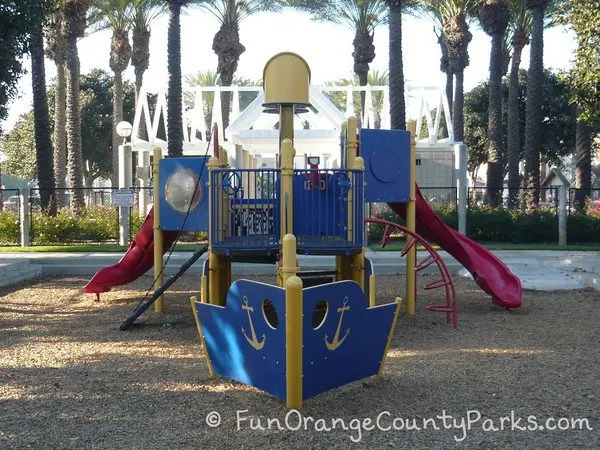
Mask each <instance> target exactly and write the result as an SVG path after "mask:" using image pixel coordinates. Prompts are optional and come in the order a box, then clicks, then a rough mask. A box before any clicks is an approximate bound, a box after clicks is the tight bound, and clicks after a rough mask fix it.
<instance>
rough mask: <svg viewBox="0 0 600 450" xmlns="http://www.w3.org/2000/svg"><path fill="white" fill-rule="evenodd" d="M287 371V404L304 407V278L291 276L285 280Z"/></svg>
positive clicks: (292, 406) (293, 406) (297, 407)
mask: <svg viewBox="0 0 600 450" xmlns="http://www.w3.org/2000/svg"><path fill="white" fill-rule="evenodd" d="M285 341H286V346H285V372H286V395H285V398H286V406H287V407H288V408H293V409H300V408H301V407H302V280H301V279H300V278H299V277H297V276H295V275H294V276H291V277H289V278H288V279H287V281H286V282H285Z"/></svg>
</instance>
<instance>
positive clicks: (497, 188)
mask: <svg viewBox="0 0 600 450" xmlns="http://www.w3.org/2000/svg"><path fill="white" fill-rule="evenodd" d="M503 42H504V41H503V36H502V34H501V33H500V34H498V33H495V34H493V35H492V49H491V54H490V83H489V94H488V101H489V103H488V135H487V138H488V167H487V191H488V195H489V199H490V206H491V207H492V208H496V207H498V206H500V205H501V204H502V185H503V180H504V167H503V165H502V160H503V157H502V153H503V152H502V150H503V148H502V147H503V145H502V144H503V142H502V70H503V68H502V66H503V59H504V55H503V53H502V49H503Z"/></svg>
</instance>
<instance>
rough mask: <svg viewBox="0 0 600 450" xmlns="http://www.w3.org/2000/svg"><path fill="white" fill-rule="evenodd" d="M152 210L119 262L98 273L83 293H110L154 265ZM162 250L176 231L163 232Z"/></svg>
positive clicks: (166, 246) (174, 236)
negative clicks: (112, 288)
mask: <svg viewBox="0 0 600 450" xmlns="http://www.w3.org/2000/svg"><path fill="white" fill-rule="evenodd" d="M153 223H154V208H153V209H151V210H150V212H149V213H148V215H147V216H146V220H144V223H143V224H142V227H141V228H140V231H138V233H137V234H136V236H135V239H134V240H133V242H132V243H131V245H130V246H129V249H128V250H127V252H126V253H125V255H123V257H122V258H121V260H120V261H119V262H118V263H116V264H113V265H112V266H109V267H105V268H104V269H102V270H100V271H98V273H96V275H94V277H93V278H92V279H91V280H90V282H89V283H88V284H87V285H86V286H85V287H84V288H83V292H86V293H90V294H101V293H102V292H108V291H110V288H111V287H113V286H122V285H124V284H127V283H131V282H132V281H134V280H136V279H137V278H139V277H141V276H142V275H144V274H145V273H146V272H147V271H148V270H150V268H151V267H152V266H153V265H154V230H153ZM162 233H163V248H164V250H165V251H166V250H168V249H169V247H171V245H172V244H173V242H174V241H175V239H176V238H177V231H163V232H162Z"/></svg>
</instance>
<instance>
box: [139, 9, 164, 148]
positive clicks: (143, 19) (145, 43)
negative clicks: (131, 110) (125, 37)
mask: <svg viewBox="0 0 600 450" xmlns="http://www.w3.org/2000/svg"><path fill="white" fill-rule="evenodd" d="M132 2H133V12H132V17H131V21H132V24H131V42H132V51H131V65H132V66H133V67H134V73H135V90H136V97H135V98H136V100H135V101H136V104H137V101H138V97H139V95H140V90H141V89H142V85H143V82H144V73H145V72H146V70H148V67H149V65H150V26H151V25H152V22H154V20H156V19H157V18H158V17H159V16H160V15H161V14H163V13H164V12H165V9H164V4H163V3H162V2H161V1H160V0H132ZM145 133H146V122H145V121H143V120H142V121H141V122H140V127H139V136H140V137H144V134H145Z"/></svg>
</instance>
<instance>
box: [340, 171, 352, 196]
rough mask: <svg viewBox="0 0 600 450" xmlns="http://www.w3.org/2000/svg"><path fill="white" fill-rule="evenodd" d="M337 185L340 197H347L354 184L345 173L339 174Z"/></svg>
mask: <svg viewBox="0 0 600 450" xmlns="http://www.w3.org/2000/svg"><path fill="white" fill-rule="evenodd" d="M336 178H337V179H336V184H337V187H338V190H339V192H340V195H346V194H347V193H348V191H349V190H350V188H351V187H352V182H351V181H350V177H348V174H346V173H344V172H338V173H337V176H336Z"/></svg>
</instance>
